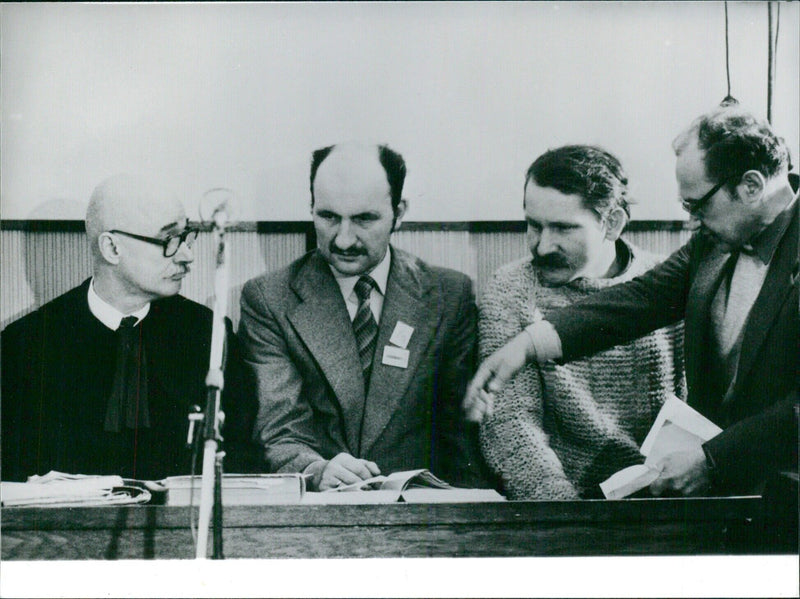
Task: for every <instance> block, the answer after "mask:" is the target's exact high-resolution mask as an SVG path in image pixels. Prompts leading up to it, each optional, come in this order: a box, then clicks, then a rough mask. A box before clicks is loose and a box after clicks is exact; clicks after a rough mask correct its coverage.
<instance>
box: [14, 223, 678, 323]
mask: <svg viewBox="0 0 800 599" xmlns="http://www.w3.org/2000/svg"><path fill="white" fill-rule="evenodd" d="M626 236H627V237H628V239H630V240H631V241H633V242H634V243H636V244H637V245H639V246H641V247H643V248H645V249H648V250H651V251H654V252H658V253H661V254H664V255H666V254H668V253H669V252H671V251H672V250H674V249H676V248H677V247H679V246H680V245H681V244H682V243H683V242H684V241H685V240H686V239H687V232H686V231H644V232H630V233H627V234H626ZM227 238H228V246H227V252H228V256H229V260H230V271H229V281H230V288H229V294H228V305H229V315H230V316H231V318H232V319H233V321H234V326H236V325H238V320H239V297H240V295H241V289H242V286H243V285H244V283H245V282H246V281H247V280H248V279H250V278H251V277H254V276H256V275H259V274H261V273H262V272H265V271H271V270H275V269H278V268H281V267H282V266H285V265H287V264H288V263H289V262H291V261H292V260H294V259H295V258H297V257H299V256H301V255H302V254H303V252H304V251H305V243H306V242H305V235H304V234H302V233H255V232H232V233H228V234H227ZM393 243H394V244H395V245H396V246H397V247H399V248H401V249H404V250H407V251H409V252H411V253H413V254H416V255H418V256H419V257H421V258H422V259H423V260H426V261H428V262H430V263H432V264H437V265H441V266H447V267H449V268H454V269H456V270H460V271H461V272H464V273H467V274H468V275H469V276H470V277H472V280H473V281H475V285H476V291H477V293H478V295H479V296H480V292H481V290H482V289H483V286H484V285H485V283H486V281H487V280H488V278H489V277H490V276H491V274H492V273H493V272H494V271H495V270H496V269H497V268H498V267H499V266H501V265H502V264H505V263H507V262H510V261H511V260H514V259H516V258H519V257H522V256H525V255H526V254H527V252H528V249H527V247H526V245H525V235H524V233H471V232H468V231H402V230H401V231H399V232H397V233H395V234H394V236H393ZM194 253H195V262H194V264H193V266H192V272H191V273H190V274H189V275H188V276H187V277H186V279H185V280H184V283H183V289H182V291H181V293H182V294H183V295H185V296H186V297H188V298H190V299H193V300H195V301H198V302H200V303H202V304H205V305H207V306H209V307H211V305H212V303H213V302H212V294H213V280H214V272H213V269H214V244H213V236H212V235H211V234H210V233H202V234H201V235H200V237H199V238H198V240H197V243H196V245H195V252H194ZM0 269H2V285H0V326H2V327H5V326H6V325H7V324H9V323H10V322H12V321H14V320H16V319H17V318H19V317H21V316H23V315H24V314H27V313H28V312H30V311H32V310H34V309H36V308H37V307H39V306H41V305H42V304H43V303H45V302H47V301H50V300H51V299H53V298H54V297H56V296H58V295H60V294H62V293H64V292H65V291H67V290H68V289H71V288H72V287H74V286H76V285H78V284H79V283H80V282H81V281H83V280H84V279H85V278H87V277H88V276H89V275H90V273H91V262H90V258H89V252H88V247H87V243H86V237H85V236H84V235H83V233H77V232H73V233H64V232H41V233H34V232H26V231H2V232H0Z"/></svg>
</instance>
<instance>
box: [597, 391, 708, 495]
mask: <svg viewBox="0 0 800 599" xmlns="http://www.w3.org/2000/svg"><path fill="white" fill-rule="evenodd" d="M721 432H722V429H721V428H719V427H718V426H717V425H716V424H714V423H713V422H711V421H710V420H708V419H707V418H705V417H704V416H703V415H701V414H700V413H698V412H697V411H695V410H693V409H692V408H690V407H689V406H688V405H687V404H686V403H685V402H683V401H681V400H679V399H678V398H677V397H670V398H669V399H667V401H666V402H664V405H663V406H662V407H661V411H659V413H658V416H657V417H656V421H655V422H654V423H653V426H652V428H651V429H650V432H649V433H648V434H647V437H645V440H644V442H643V443H642V448H641V449H640V450H639V451H640V453H641V454H642V455H643V456H645V457H646V458H647V459H645V461H644V464H637V465H635V466H630V467H628V468H625V469H623V470H620V471H619V472H617V473H616V474H614V475H612V476H611V477H610V478H608V479H607V480H605V481H603V482H602V483H600V489H601V490H602V491H603V494H604V495H605V496H606V498H607V499H621V498H623V497H627V496H628V495H631V494H633V493H635V492H636V491H638V490H640V489H643V488H644V487H647V486H648V485H650V484H652V483H653V482H655V480H656V479H657V478H658V477H659V475H660V474H661V473H660V471H659V470H657V469H656V468H655V465H656V464H658V463H659V462H660V461H661V460H662V459H664V458H665V457H666V456H668V455H670V454H674V453H677V452H683V451H686V450H688V449H692V448H695V447H699V446H700V445H702V444H703V443H705V442H706V441H708V440H709V439H712V438H713V437H715V436H716V435H718V434H719V433H721Z"/></svg>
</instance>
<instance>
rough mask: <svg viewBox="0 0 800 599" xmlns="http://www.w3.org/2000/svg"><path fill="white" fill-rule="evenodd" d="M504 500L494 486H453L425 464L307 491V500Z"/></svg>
mask: <svg viewBox="0 0 800 599" xmlns="http://www.w3.org/2000/svg"><path fill="white" fill-rule="evenodd" d="M487 501H505V497H503V496H502V495H500V494H499V493H498V492H497V491H495V490H494V489H463V488H459V487H454V486H452V485H450V484H449V483H446V482H445V481H443V480H441V479H440V478H438V477H436V476H434V474H433V473H432V472H430V471H429V470H426V469H424V468H421V469H418V470H405V471H401V472H393V473H392V474H388V475H383V474H381V475H378V476H374V477H372V478H368V479H366V480H362V481H359V482H357V483H353V484H351V485H343V486H340V487H336V488H334V489H329V490H327V491H322V492H318V493H306V494H305V495H304V496H303V500H302V503H304V504H311V505H314V504H318V505H319V504H322V505H329V504H352V505H357V504H371V503H397V502H402V503H480V502H487Z"/></svg>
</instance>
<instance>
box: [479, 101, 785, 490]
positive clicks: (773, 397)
mask: <svg viewBox="0 0 800 599" xmlns="http://www.w3.org/2000/svg"><path fill="white" fill-rule="evenodd" d="M673 148H674V150H675V153H676V155H677V166H676V176H677V181H678V188H679V193H680V197H681V202H682V203H683V206H684V208H685V209H686V210H687V211H689V212H690V214H691V216H692V218H693V219H694V220H696V221H697V222H699V223H700V231H699V232H698V233H697V234H696V235H694V236H693V237H692V239H691V240H690V241H689V242H688V243H687V244H686V245H685V246H684V247H682V248H680V249H679V250H678V251H676V252H675V253H674V254H673V255H672V256H671V257H670V258H668V259H667V260H666V261H665V262H664V263H662V264H661V265H659V266H656V267H655V268H653V269H652V270H650V271H649V272H647V273H645V274H644V275H642V276H640V277H638V278H636V279H634V280H633V281H631V282H628V283H625V284H622V285H618V286H615V287H612V288H610V289H608V290H605V291H603V292H599V293H597V294H595V295H593V296H591V297H590V298H587V299H586V300H585V301H582V302H580V303H578V304H575V305H573V306H571V307H568V308H565V309H563V310H559V311H556V312H553V313H551V314H549V315H548V318H547V320H546V321H545V320H542V321H539V322H538V323H534V324H532V325H530V326H529V327H528V328H527V329H526V330H524V331H523V332H522V333H520V334H519V335H517V336H516V337H515V338H513V339H512V340H511V341H509V342H508V343H507V344H506V345H505V346H503V347H502V348H500V349H499V350H498V351H496V352H495V353H494V354H492V355H491V356H490V357H489V358H487V360H486V361H484V363H483V364H482V365H481V366H480V368H479V369H478V372H477V373H476V376H475V378H474V379H473V381H472V382H471V383H470V387H469V389H468V391H467V396H466V399H465V408H466V409H467V411H468V414H469V415H470V416H471V417H472V418H473V419H476V420H477V419H480V418H481V417H482V415H483V414H484V413H485V412H486V411H487V410H489V411H490V410H491V405H492V402H493V394H494V393H496V392H497V391H499V390H500V389H501V388H502V387H503V385H505V383H506V382H508V381H509V380H510V379H511V377H512V376H513V375H514V374H515V373H516V372H517V371H518V370H520V369H521V368H522V366H523V365H524V364H525V363H526V362H527V361H538V362H544V361H547V360H560V361H564V362H567V361H571V360H574V359H576V358H579V357H582V356H586V355H591V354H593V353H595V352H597V351H600V350H603V349H606V348H609V347H612V346H614V345H617V344H620V343H624V342H626V341H629V340H631V339H635V338H637V337H640V336H642V335H644V334H646V333H648V332H650V331H652V330H654V329H656V328H659V327H663V326H665V325H668V324H670V323H674V322H677V321H678V320H680V319H681V318H684V319H685V324H684V331H685V366H686V368H685V370H686V378H687V385H688V402H689V404H690V405H692V406H693V407H694V408H695V409H696V410H698V411H699V412H700V413H702V414H703V415H705V416H706V417H708V418H709V419H710V420H712V421H714V422H715V423H716V424H718V425H719V426H720V427H722V428H723V432H722V433H720V434H719V435H717V436H716V437H714V438H713V439H711V440H710V441H708V442H706V443H703V444H700V443H699V442H698V443H696V444H690V445H687V447H686V449H685V450H682V451H676V452H674V453H672V454H670V455H667V456H665V457H664V458H663V460H662V461H661V462H660V464H658V467H659V469H660V470H661V475H660V476H659V478H658V479H657V480H656V481H655V482H654V483H653V484H652V485H651V487H650V490H651V492H652V493H653V494H655V495H660V494H662V493H664V492H670V493H679V494H683V495H698V494H747V493H757V492H760V491H761V490H762V488H763V486H764V484H765V482H766V481H768V480H769V479H770V478H771V477H773V476H774V475H775V474H776V473H777V472H780V471H783V470H790V471H793V472H794V473H796V472H797V433H798V428H797V427H798V423H797V409H798V407H797V406H798V381H799V380H800V364H798V361H799V360H800V318H798V201H797V195H796V191H794V190H793V189H792V187H791V185H790V182H789V173H788V171H789V170H790V166H789V152H788V149H787V147H786V145H785V143H784V141H783V139H782V138H780V137H778V136H777V135H776V134H775V133H774V131H773V130H772V128H771V126H770V125H769V124H768V123H766V122H763V121H761V120H759V119H757V118H756V117H754V116H753V115H751V114H749V113H747V112H744V111H742V110H741V109H738V108H724V109H718V110H716V111H714V112H711V113H709V114H706V115H703V116H701V117H700V118H698V119H697V120H696V121H695V122H693V123H692V124H691V126H690V127H689V128H688V129H687V130H686V131H685V132H684V133H682V134H681V135H680V136H679V137H678V138H677V139H676V140H675V142H674V143H673ZM620 376H626V373H620Z"/></svg>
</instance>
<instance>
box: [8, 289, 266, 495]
mask: <svg viewBox="0 0 800 599" xmlns="http://www.w3.org/2000/svg"><path fill="white" fill-rule="evenodd" d="M88 286H89V281H88V280H87V281H85V282H84V283H83V284H82V285H80V286H78V287H76V288H74V289H72V290H70V291H68V292H67V293H65V294H63V295H61V296H59V297H57V298H56V299H54V300H53V301H51V302H49V303H47V304H45V305H44V306H42V307H41V308H40V309H38V310H36V311H35V312H33V313H31V314H28V315H27V316H25V317H24V318H21V319H20V320H17V321H16V322H13V323H12V324H10V325H9V326H8V327H6V329H5V330H4V331H3V334H2V338H0V342H1V343H2V451H3V453H2V474H1V476H2V479H3V480H25V478H27V477H28V476H30V475H32V474H45V473H47V472H48V471H50V470H58V471H61V472H68V473H80V474H119V475H121V476H123V477H125V478H138V479H147V480H156V479H161V478H164V477H166V476H171V475H177V474H188V473H189V472H190V456H191V452H190V450H189V449H187V447H186V437H187V431H188V419H187V415H188V413H189V411H190V408H191V406H193V405H198V406H200V407H201V409H204V408H205V402H206V399H205V398H206V391H205V377H206V373H207V371H208V364H209V348H210V345H211V327H212V313H211V311H210V310H209V309H208V308H206V307H205V306H202V305H200V304H198V303H196V302H193V301H191V300H188V299H186V298H184V297H181V296H173V297H169V298H165V299H160V300H157V301H154V302H152V303H151V305H150V311H149V313H148V314H147V316H146V317H145V318H144V319H143V320H142V322H141V323H140V324H139V325H138V326H140V327H141V328H142V329H141V335H142V339H143V343H144V349H145V356H146V358H145V359H146V367H147V388H148V393H147V395H148V404H149V411H150V427H149V428H138V429H134V430H131V429H127V428H125V427H124V425H123V427H122V430H121V432H119V433H110V432H106V431H105V430H104V426H103V425H104V418H105V414H106V407H107V402H108V397H109V393H110V391H111V385H112V379H113V377H114V370H115V359H116V337H115V336H116V333H115V332H114V331H111V330H109V329H108V328H107V327H106V326H105V325H103V324H102V323H101V322H100V321H99V320H97V318H95V317H94V316H93V315H92V313H91V312H90V310H89V305H88V301H87V292H88ZM226 324H227V328H228V330H227V332H228V341H227V354H228V355H227V363H226V371H225V390H224V392H223V398H222V406H223V410H225V412H226V415H227V417H228V418H227V423H226V425H225V427H224V429H223V436H224V437H225V438H226V441H227V443H226V445H225V448H226V451H227V453H228V457H227V458H226V460H225V467H226V470H227V471H233V470H238V471H243V470H249V469H252V468H254V455H255V454H254V449H253V446H251V445H250V444H249V437H250V433H251V428H252V422H253V418H254V415H255V409H256V407H255V398H254V395H253V393H252V388H251V387H250V386H249V385H248V384H247V381H246V380H245V378H244V377H245V371H244V369H243V368H242V365H241V360H240V357H239V350H238V347H237V343H236V339H235V337H234V336H233V335H232V334H231V331H230V322H226ZM200 468H201V465H200V464H199V463H198V466H197V469H198V472H199V470H200Z"/></svg>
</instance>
